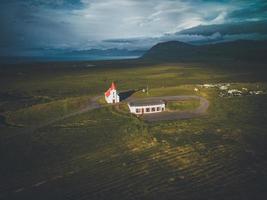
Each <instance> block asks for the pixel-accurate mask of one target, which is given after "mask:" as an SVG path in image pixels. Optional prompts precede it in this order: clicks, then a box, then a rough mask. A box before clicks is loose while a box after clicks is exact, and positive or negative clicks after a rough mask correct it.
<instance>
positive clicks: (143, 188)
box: [0, 62, 267, 200]
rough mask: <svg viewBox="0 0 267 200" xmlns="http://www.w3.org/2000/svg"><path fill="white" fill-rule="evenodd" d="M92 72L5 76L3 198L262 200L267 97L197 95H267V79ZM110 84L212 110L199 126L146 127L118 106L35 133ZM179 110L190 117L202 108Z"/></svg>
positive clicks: (246, 73) (229, 71) (109, 67)
mask: <svg viewBox="0 0 267 200" xmlns="http://www.w3.org/2000/svg"><path fill="white" fill-rule="evenodd" d="M93 64H94V65H95V67H87V66H88V63H78V64H77V63H72V64H66V66H65V65H64V64H60V63H59V64H56V63H48V64H43V65H41V64H40V66H39V68H38V65H36V68H34V67H33V66H34V65H33V66H14V67H13V68H12V69H11V68H10V69H9V70H7V69H5V70H4V69H1V79H0V84H1V86H4V87H1V94H0V113H1V116H2V118H1V119H0V123H1V124H0V150H1V151H0V158H1V164H0V199H44V200H47V199H108V200H111V199H114V200H115V199H116V200H117V199H240V200H241V199H242V200H243V199H266V196H267V192H266V187H267V171H266V168H267V150H266V145H267V131H266V130H267V123H266V121H267V112H266V111H267V96H266V94H261V95H245V96H233V97H220V96H219V93H220V90H219V89H218V88H200V87H199V86H198V85H199V84H204V83H209V84H211V83H212V84H214V83H221V82H224V83H231V86H230V88H231V89H234V88H236V89H242V88H244V87H246V88H248V89H249V90H262V91H267V82H266V80H265V79H264V77H266V76H265V75H266V74H265V75H264V74H263V72H262V71H260V72H256V71H255V70H253V71H251V70H248V69H240V68H239V69H236V70H234V69H233V68H226V69H222V68H219V67H216V66H211V65H208V66H202V65H199V64H191V65H189V64H162V65H145V64H143V65H141V64H136V66H135V65H134V64H132V65H129V66H128V65H127V64H125V63H124V62H117V63H116V62H114V63H112V64H110V63H105V62H99V63H93ZM50 65H51V66H50ZM117 65H118V66H117ZM73 66H74V67H73ZM90 66H91V65H90ZM113 80H114V81H116V82H117V85H118V89H119V90H121V91H123V90H124V91H126V90H129V89H142V88H146V87H147V86H148V87H149V93H148V94H147V93H143V92H141V91H139V92H137V93H135V94H134V95H133V96H135V97H138V98H145V97H149V96H164V95H199V96H203V97H205V98H207V99H208V100H209V101H210V107H209V109H208V113H207V115H205V116H203V117H200V118H195V119H188V120H176V121H165V122H153V123H148V122H144V121H143V120H142V119H138V118H136V117H134V116H132V115H130V114H128V113H127V112H126V111H127V107H126V105H124V104H122V105H120V106H121V107H120V109H119V110H118V109H117V108H116V107H112V106H108V107H103V108H100V109H97V110H93V111H89V112H86V113H83V114H79V115H75V116H71V117H68V118H65V119H62V120H59V121H55V122H54V123H52V124H50V125H47V126H45V127H42V128H39V129H37V130H34V131H29V130H31V128H32V127H33V126H36V125H41V124H42V123H45V122H47V121H49V120H51V119H58V118H61V117H62V116H64V115H68V114H70V113H72V112H76V111H78V110H80V109H83V108H84V107H85V106H86V105H87V103H88V101H89V100H90V99H91V98H92V97H94V96H96V95H100V94H103V92H104V91H105V90H106V89H107V88H108V86H109V85H110V83H111V81H113ZM196 87H198V88H199V91H197V92H196V91H194V88H196ZM192 101H193V100H192ZM100 103H103V99H100ZM173 104H174V105H172V106H173V108H174V109H177V108H179V109H181V108H184V107H186V109H188V108H193V107H194V106H195V105H196V104H197V102H189V103H178V104H177V103H175V102H174V103H173ZM122 111H125V112H122Z"/></svg>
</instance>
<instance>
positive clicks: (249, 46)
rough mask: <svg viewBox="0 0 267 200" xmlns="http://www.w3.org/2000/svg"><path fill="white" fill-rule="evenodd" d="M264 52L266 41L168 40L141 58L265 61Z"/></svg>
mask: <svg viewBox="0 0 267 200" xmlns="http://www.w3.org/2000/svg"><path fill="white" fill-rule="evenodd" d="M266 52H267V41H251V40H237V41H232V42H224V43H216V44H207V45H191V44H187V43H183V42H179V41H169V42H163V43H159V44H157V45H155V46H153V47H152V48H151V49H150V50H148V51H147V52H146V53H145V54H144V56H143V57H142V59H144V60H156V61H179V62H184V61H212V60H234V61H253V62H255V61H256V62H258V61H260V62H267V58H266V56H265V55H266Z"/></svg>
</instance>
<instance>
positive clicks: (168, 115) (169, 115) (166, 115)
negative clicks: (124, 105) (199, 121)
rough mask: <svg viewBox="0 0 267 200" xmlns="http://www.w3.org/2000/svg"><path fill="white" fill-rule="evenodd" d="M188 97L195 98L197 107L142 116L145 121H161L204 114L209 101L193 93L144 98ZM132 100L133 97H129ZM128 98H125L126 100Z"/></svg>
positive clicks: (167, 99)
mask: <svg viewBox="0 0 267 200" xmlns="http://www.w3.org/2000/svg"><path fill="white" fill-rule="evenodd" d="M189 99H197V100H199V102H200V105H199V107H198V108H196V109H195V110H192V111H171V112H170V111H164V112H161V113H153V114H144V115H143V118H144V120H146V121H163V120H174V119H189V118H194V117H199V116H201V115H204V114H205V113H206V111H207V109H208V107H209V101H208V100H207V99H205V98H203V97H200V96H194V95H184V96H164V97H150V98H146V100H164V101H167V102H168V101H181V100H189ZM131 100H134V99H131ZM128 101H129V100H127V102H128Z"/></svg>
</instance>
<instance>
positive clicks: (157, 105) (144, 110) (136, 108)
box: [128, 100, 165, 115]
mask: <svg viewBox="0 0 267 200" xmlns="http://www.w3.org/2000/svg"><path fill="white" fill-rule="evenodd" d="M128 107H129V109H130V112H131V113H134V114H136V115H142V114H149V113H158V112H162V111H164V110H165V102H164V101H162V100H150V101H144V100H143V101H133V102H129V103H128Z"/></svg>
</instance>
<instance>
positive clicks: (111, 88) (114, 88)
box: [105, 82, 116, 97]
mask: <svg viewBox="0 0 267 200" xmlns="http://www.w3.org/2000/svg"><path fill="white" fill-rule="evenodd" d="M111 90H116V85H115V83H114V82H112V83H111V86H110V88H109V89H108V90H107V91H106V92H105V96H106V97H109V96H110V92H111Z"/></svg>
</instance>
